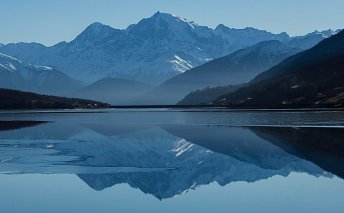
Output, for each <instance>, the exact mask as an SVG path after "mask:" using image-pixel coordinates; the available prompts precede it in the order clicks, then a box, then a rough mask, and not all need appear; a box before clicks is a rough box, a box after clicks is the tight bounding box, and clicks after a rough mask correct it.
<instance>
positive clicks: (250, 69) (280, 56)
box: [137, 41, 301, 104]
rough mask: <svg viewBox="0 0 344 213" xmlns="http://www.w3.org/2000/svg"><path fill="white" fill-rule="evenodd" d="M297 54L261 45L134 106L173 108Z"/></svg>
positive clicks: (169, 84)
mask: <svg viewBox="0 0 344 213" xmlns="http://www.w3.org/2000/svg"><path fill="white" fill-rule="evenodd" d="M300 51H301V50H300V49H297V48H293V47H290V46H289V45H288V44H285V43H282V42H280V41H265V42H261V43H259V44H256V45H254V46H251V47H248V48H246V49H241V50H238V51H236V52H234V53H232V54H230V55H228V56H225V57H222V58H219V59H215V60H213V61H210V62H208V63H206V64H204V65H201V66H199V67H196V68H194V69H191V70H188V71H186V72H184V73H183V74H180V75H178V76H176V77H174V78H171V79H169V80H168V81H166V82H164V83H163V84H162V85H160V86H158V87H157V88H156V89H154V90H153V91H151V92H149V93H147V94H146V95H144V96H143V97H141V98H140V99H138V100H137V102H138V103H140V102H141V103H142V104H176V103H177V102H178V101H180V100H181V99H182V98H184V97H185V96H186V95H187V94H188V93H190V92H192V91H195V90H198V89H203V88H205V87H214V86H225V85H230V84H232V85H234V84H242V83H245V82H248V81H250V80H251V79H253V78H254V77H255V76H256V75H258V74H259V73H261V72H263V71H264V70H267V69H269V68H271V67H272V66H274V65H276V64H278V63H279V62H281V61H282V60H284V59H285V58H287V57H289V56H291V55H294V54H296V53H298V52H300Z"/></svg>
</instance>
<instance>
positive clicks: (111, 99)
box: [71, 78, 152, 104]
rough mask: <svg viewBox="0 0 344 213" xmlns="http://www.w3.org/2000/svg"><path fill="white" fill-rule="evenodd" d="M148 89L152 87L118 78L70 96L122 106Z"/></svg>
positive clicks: (85, 88)
mask: <svg viewBox="0 0 344 213" xmlns="http://www.w3.org/2000/svg"><path fill="white" fill-rule="evenodd" d="M150 89H152V86H151V85H148V84H144V83H139V82H135V81H130V80H124V79H118V78H103V79H101V80H99V81H96V82H94V83H92V84H90V85H88V86H86V87H84V88H81V89H80V90H78V91H76V92H75V93H72V95H71V96H73V97H78V98H86V99H93V100H97V101H101V102H105V103H109V104H122V103H123V102H124V101H127V100H128V99H130V98H133V97H135V96H138V95H142V94H143V93H145V92H147V91H148V90H150Z"/></svg>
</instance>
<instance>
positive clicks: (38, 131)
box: [0, 109, 344, 212]
mask: <svg viewBox="0 0 344 213" xmlns="http://www.w3.org/2000/svg"><path fill="white" fill-rule="evenodd" d="M343 124H344V113H342V112H232V111H226V110H222V111H219V110H211V111H204V110H198V111H193V110H167V109H160V110H101V111H55V112H54V111H50V112H49V111H29V112H28V111H15V112H13V111H12V112H8V111H3V112H0V173H1V175H0V189H1V191H2V193H1V194H0V200H1V204H2V205H1V206H2V207H1V208H2V211H4V212H23V211H25V212H27V211H29V212H47V211H48V212H66V211H67V212H75V211H79V212H80V211H82V212H190V211H191V212H209V211H214V212H229V211H232V212H324V211H327V212H341V210H342V209H343V207H344V204H343V202H342V197H344V181H343V178H344V166H343V165H344V161H343V159H344V131H343V128H342V127H343Z"/></svg>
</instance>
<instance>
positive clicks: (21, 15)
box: [0, 0, 344, 45]
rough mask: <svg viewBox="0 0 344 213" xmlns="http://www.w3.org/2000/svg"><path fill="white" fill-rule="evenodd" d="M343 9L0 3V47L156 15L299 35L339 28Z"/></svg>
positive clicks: (219, 1)
mask: <svg viewBox="0 0 344 213" xmlns="http://www.w3.org/2000/svg"><path fill="white" fill-rule="evenodd" d="M329 2H331V3H329ZM343 8H344V1H343V0H283V1H279V0H56V1H55V0H1V2H0V10H1V12H0V43H10V42H18V41H25V42H32V41H34V42H40V43H43V44H46V45H52V44H55V43H57V42H59V41H70V40H72V39H73V38H74V37H75V36H77V34H78V33H80V32H81V31H82V30H83V29H84V28H85V27H87V26H88V25H89V24H91V23H93V22H95V21H98V22H102V23H104V24H108V25H110V26H112V27H115V28H126V27H127V26H128V25H129V24H132V23H136V22H138V21H139V20H141V19H142V18H144V17H150V16H152V15H153V14H154V13H155V12H157V11H161V12H167V13H172V14H175V15H178V16H182V17H184V18H186V19H188V20H190V21H195V22H196V23H198V24H200V25H207V26H210V27H215V26H216V25H218V24H220V23H222V24H225V25H227V26H230V27H235V28H244V27H247V26H251V27H255V28H259V29H266V30H268V31H272V32H276V33H277V32H283V31H285V32H287V33H289V34H291V35H302V34H305V33H307V32H311V31H314V30H315V29H318V30H324V29H329V28H333V29H337V28H343V27H344V21H343V20H344V12H343Z"/></svg>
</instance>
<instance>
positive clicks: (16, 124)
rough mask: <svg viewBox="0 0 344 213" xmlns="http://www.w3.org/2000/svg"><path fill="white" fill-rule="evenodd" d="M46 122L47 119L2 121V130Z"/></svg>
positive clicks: (0, 126)
mask: <svg viewBox="0 0 344 213" xmlns="http://www.w3.org/2000/svg"><path fill="white" fill-rule="evenodd" d="M43 123H46V122H45V121H0V131H8V130H15V129H21V128H25V127H31V126H36V125H40V124H43Z"/></svg>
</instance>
